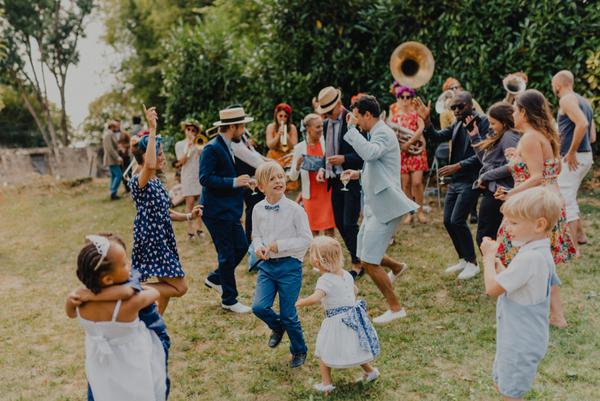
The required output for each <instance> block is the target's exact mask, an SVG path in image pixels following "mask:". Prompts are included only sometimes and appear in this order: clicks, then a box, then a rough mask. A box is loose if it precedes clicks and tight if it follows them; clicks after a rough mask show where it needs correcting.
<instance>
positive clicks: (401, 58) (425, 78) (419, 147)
mask: <svg viewBox="0 0 600 401" xmlns="http://www.w3.org/2000/svg"><path fill="white" fill-rule="evenodd" d="M434 69H435V60H434V59H433V55H432V54H431V51H430V50H429V49H428V48H427V46H425V45H424V44H422V43H419V42H404V43H402V44H401V45H400V46H398V47H396V49H394V52H393V53H392V55H391V57H390V71H391V72H392V76H393V77H394V79H395V80H396V82H398V83H399V84H400V85H404V86H408V87H409V88H413V89H416V88H419V87H421V86H423V85H425V84H426V83H427V82H429V80H430V79H431V77H432V76H433V70H434ZM388 124H390V126H391V127H392V129H393V130H394V131H395V132H396V135H397V136H398V141H400V143H401V144H403V143H405V142H406V141H408V140H410V138H412V137H413V136H414V135H415V133H414V132H413V131H411V130H408V129H406V128H403V127H400V126H399V125H398V124H394V123H391V122H388ZM424 148H425V140H424V139H423V138H421V139H420V140H419V141H417V142H416V143H414V144H413V145H412V146H411V147H410V149H409V150H408V153H410V154H412V155H418V154H420V153H421V152H423V149H424Z"/></svg>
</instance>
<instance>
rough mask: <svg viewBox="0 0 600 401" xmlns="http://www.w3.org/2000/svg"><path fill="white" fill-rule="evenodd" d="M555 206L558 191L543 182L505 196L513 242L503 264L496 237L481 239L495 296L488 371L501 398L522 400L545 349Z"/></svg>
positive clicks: (490, 289) (504, 210)
mask: <svg viewBox="0 0 600 401" xmlns="http://www.w3.org/2000/svg"><path fill="white" fill-rule="evenodd" d="M561 205H562V200H561V198H560V195H559V194H558V193H557V192H556V191H553V190H551V189H548V188H546V187H543V186H540V187H535V188H531V189H528V190H525V191H523V192H521V193H519V194H516V195H514V196H512V197H510V198H508V200H507V201H506V202H505V203H504V205H503V206H502V208H501V211H502V213H503V214H504V218H505V221H506V227H507V228H508V231H509V232H510V235H511V238H513V243H516V242H518V243H519V244H518V245H517V246H519V252H518V253H517V255H516V256H515V257H514V259H513V260H512V261H511V263H510V264H509V265H508V267H504V266H503V265H502V263H501V262H500V261H499V260H498V259H496V252H497V250H498V243H497V242H496V241H493V240H491V239H490V238H489V237H485V238H484V240H483V242H482V244H481V252H482V254H483V262H484V266H485V268H484V279H485V290H486V293H487V294H488V295H490V296H493V297H499V298H498V302H497V305H496V357H495V359H494V366H493V373H492V375H493V379H494V383H495V384H496V387H497V388H498V390H499V392H500V393H501V394H502V395H503V396H504V399H505V400H521V399H523V398H522V397H523V396H524V394H525V393H527V392H528V391H529V390H530V389H531V386H532V385H533V381H534V379H535V375H536V372H537V367H538V365H539V363H540V361H541V360H542V358H543V357H544V355H545V354H546V351H547V349H548V337H549V320H548V317H549V313H550V287H551V286H552V285H553V284H555V283H556V284H558V282H559V280H558V276H557V275H556V266H555V264H554V260H553V258H552V253H551V251H550V239H549V238H548V237H549V235H550V232H551V230H552V228H553V227H554V225H555V224H556V222H557V221H558V218H559V216H560V211H561Z"/></svg>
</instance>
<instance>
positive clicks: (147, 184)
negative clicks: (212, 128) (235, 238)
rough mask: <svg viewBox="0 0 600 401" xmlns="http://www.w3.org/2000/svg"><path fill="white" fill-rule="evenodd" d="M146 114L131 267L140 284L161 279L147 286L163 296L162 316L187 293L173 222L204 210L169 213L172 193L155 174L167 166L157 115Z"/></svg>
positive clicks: (137, 153)
mask: <svg viewBox="0 0 600 401" xmlns="http://www.w3.org/2000/svg"><path fill="white" fill-rule="evenodd" d="M144 113H145V114H146V119H147V120H148V127H149V134H148V135H146V136H144V137H143V138H142V139H141V140H140V141H139V142H138V144H137V147H136V148H135V149H134V150H133V155H134V157H135V159H136V161H137V162H138V164H139V165H140V166H142V167H141V170H140V173H139V174H138V175H136V176H134V177H133V178H132V179H131V181H130V184H129V185H130V188H131V197H132V198H133V200H134V201H135V207H136V209H137V215H136V216H135V220H134V221H133V251H132V267H133V268H134V269H137V270H138V271H139V272H140V274H141V281H146V280H148V279H149V278H150V277H156V278H157V279H158V282H155V283H150V284H148V285H150V286H152V287H154V288H155V289H157V290H158V292H159V293H160V297H159V299H158V309H159V312H160V313H161V314H163V313H164V311H165V309H166V308H167V305H168V303H169V299H170V298H171V297H181V296H183V295H184V294H185V293H186V292H187V284H186V282H185V278H184V276H185V273H184V271H183V268H182V266H181V262H180V261H179V254H178V253H177V244H176V242H175V235H174V233H173V225H172V224H171V220H175V221H190V220H192V219H195V218H197V217H198V216H199V215H200V214H201V209H200V206H197V207H195V208H194V210H193V211H192V212H191V213H178V212H175V211H173V210H170V205H171V202H170V200H169V194H168V192H167V190H166V189H165V187H164V186H163V184H162V183H161V181H160V180H159V179H158V177H157V176H156V171H157V170H160V169H162V168H164V166H165V156H164V154H163V150H162V147H161V138H157V137H156V121H157V120H158V114H157V113H156V109H155V108H154V107H151V108H150V109H146V106H144Z"/></svg>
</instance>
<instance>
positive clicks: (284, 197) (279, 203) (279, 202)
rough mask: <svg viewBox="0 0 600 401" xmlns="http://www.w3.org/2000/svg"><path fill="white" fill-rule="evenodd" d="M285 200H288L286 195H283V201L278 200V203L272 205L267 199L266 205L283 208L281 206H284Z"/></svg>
mask: <svg viewBox="0 0 600 401" xmlns="http://www.w3.org/2000/svg"><path fill="white" fill-rule="evenodd" d="M284 199H287V198H286V196H285V194H283V195H282V196H281V199H279V200H278V201H277V202H276V203H274V204H271V203H269V201H268V200H267V198H266V197H265V203H266V204H267V205H269V206H277V205H280V206H279V207H281V205H282V204H283V202H284Z"/></svg>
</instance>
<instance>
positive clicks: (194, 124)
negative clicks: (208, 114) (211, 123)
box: [181, 118, 202, 132]
mask: <svg viewBox="0 0 600 401" xmlns="http://www.w3.org/2000/svg"><path fill="white" fill-rule="evenodd" d="M185 127H196V130H197V131H198V132H201V131H202V125H201V124H200V123H199V122H198V121H197V120H195V119H193V118H188V119H186V120H184V121H182V122H181V129H182V130H185Z"/></svg>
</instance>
